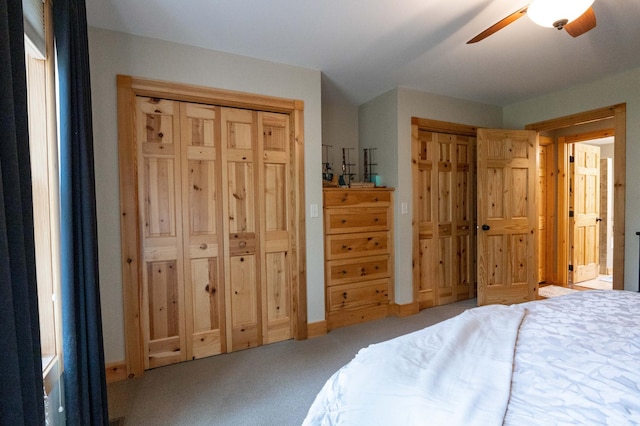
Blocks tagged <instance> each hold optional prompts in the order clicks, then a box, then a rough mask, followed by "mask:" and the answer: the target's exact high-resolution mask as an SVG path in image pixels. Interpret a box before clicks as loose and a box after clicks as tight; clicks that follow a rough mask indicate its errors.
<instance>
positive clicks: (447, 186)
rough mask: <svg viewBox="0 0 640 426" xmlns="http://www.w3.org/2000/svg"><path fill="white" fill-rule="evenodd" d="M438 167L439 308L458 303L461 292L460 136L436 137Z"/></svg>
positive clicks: (444, 135) (440, 135)
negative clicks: (457, 219) (458, 224)
mask: <svg viewBox="0 0 640 426" xmlns="http://www.w3.org/2000/svg"><path fill="white" fill-rule="evenodd" d="M434 139H435V147H434V148H435V152H436V155H437V157H436V160H437V161H436V164H437V170H438V183H437V189H438V198H437V209H436V212H437V219H436V223H437V230H438V231H437V241H438V243H437V244H438V257H437V260H436V261H437V262H438V276H437V283H438V287H437V292H436V295H435V296H436V298H435V304H436V305H444V304H447V303H452V302H455V299H456V294H455V290H456V289H457V279H458V278H457V276H456V272H457V271H456V263H457V259H456V258H455V256H454V255H455V253H456V245H457V244H456V243H457V241H456V235H457V229H456V226H455V221H454V216H455V214H456V211H455V207H456V206H455V200H456V173H454V171H455V170H456V169H457V164H456V163H457V162H456V160H457V158H456V151H455V147H456V136H455V135H449V134H442V133H437V134H435V137H434Z"/></svg>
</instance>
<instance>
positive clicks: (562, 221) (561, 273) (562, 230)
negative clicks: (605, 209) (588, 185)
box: [556, 137, 571, 286]
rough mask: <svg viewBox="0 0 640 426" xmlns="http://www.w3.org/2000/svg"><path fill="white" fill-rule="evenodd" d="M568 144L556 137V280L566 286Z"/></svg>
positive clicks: (569, 174)
mask: <svg viewBox="0 0 640 426" xmlns="http://www.w3.org/2000/svg"><path fill="white" fill-rule="evenodd" d="M569 156H570V153H569V145H568V144H567V143H565V138H564V137H559V138H558V191H557V196H556V200H557V201H556V202H557V208H556V210H557V211H558V225H557V226H558V232H557V235H558V244H557V246H558V255H557V259H558V261H557V265H556V269H557V271H558V273H557V282H556V284H558V285H563V286H566V285H567V284H568V283H569V180H570V178H571V168H570V164H569Z"/></svg>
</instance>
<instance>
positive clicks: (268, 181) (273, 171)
mask: <svg viewBox="0 0 640 426" xmlns="http://www.w3.org/2000/svg"><path fill="white" fill-rule="evenodd" d="M289 120H290V119H289V116H288V115H286V114H276V113H266V112H259V113H258V150H259V152H260V153H261V154H260V155H259V156H258V158H259V164H260V165H259V167H260V171H261V174H260V176H259V182H260V188H259V191H258V192H259V197H258V199H259V200H260V201H259V202H260V208H259V212H260V228H261V230H262V232H261V233H260V235H261V237H262V239H261V246H262V247H264V259H265V261H264V262H263V264H262V266H263V267H262V271H261V272H262V273H261V276H262V281H261V292H262V300H261V302H262V335H263V342H264V343H265V344H266V343H273V342H278V341H281V340H288V339H290V338H291V337H292V336H293V334H292V329H293V327H292V310H291V306H292V300H291V297H292V295H291V290H290V288H291V286H290V279H289V278H290V276H291V271H290V268H291V256H290V255H289V248H290V245H291V239H292V233H291V229H293V227H294V226H295V224H293V223H291V220H292V217H293V215H292V214H290V208H292V203H291V201H292V200H291V195H290V194H289V188H290V184H289V180H290V171H291V169H292V168H291V164H290V152H291V143H292V138H291V134H290V125H289Z"/></svg>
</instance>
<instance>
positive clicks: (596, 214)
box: [569, 144, 600, 283]
mask: <svg viewBox="0 0 640 426" xmlns="http://www.w3.org/2000/svg"><path fill="white" fill-rule="evenodd" d="M572 150H573V155H572V156H573V162H572V163H571V168H572V174H571V185H570V188H571V189H570V202H569V207H570V209H571V210H570V214H569V232H570V233H571V234H570V236H569V239H570V241H571V266H572V267H573V274H572V280H571V281H572V282H573V283H579V282H582V281H587V280H592V279H595V278H597V277H598V271H599V269H600V264H599V262H600V261H599V258H600V238H599V229H600V147H598V146H593V145H586V144H573V145H572Z"/></svg>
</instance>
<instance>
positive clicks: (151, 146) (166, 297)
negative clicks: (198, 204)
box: [135, 97, 186, 368]
mask: <svg viewBox="0 0 640 426" xmlns="http://www.w3.org/2000/svg"><path fill="white" fill-rule="evenodd" d="M135 113H136V118H135V120H136V131H137V134H136V141H137V142H136V143H137V147H136V148H137V152H138V156H137V168H138V188H139V192H138V197H139V198H138V204H139V211H140V229H141V233H142V235H141V246H142V247H141V249H142V250H141V251H142V259H143V262H144V264H143V267H142V289H143V291H142V318H141V323H142V329H143V334H144V336H143V345H144V351H145V352H144V353H145V354H146V356H145V358H144V367H145V368H153V367H158V366H161V365H166V364H170V363H174V362H178V361H182V360H185V359H186V351H185V330H184V284H183V280H182V274H183V265H184V264H183V257H182V244H181V240H182V225H181V222H182V209H181V207H180V191H181V190H180V183H181V175H180V154H181V153H180V148H179V146H176V142H177V141H179V129H180V121H179V119H180V118H179V107H178V104H177V103H176V102H172V101H166V100H158V99H153V98H144V97H138V98H136V110H135Z"/></svg>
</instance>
